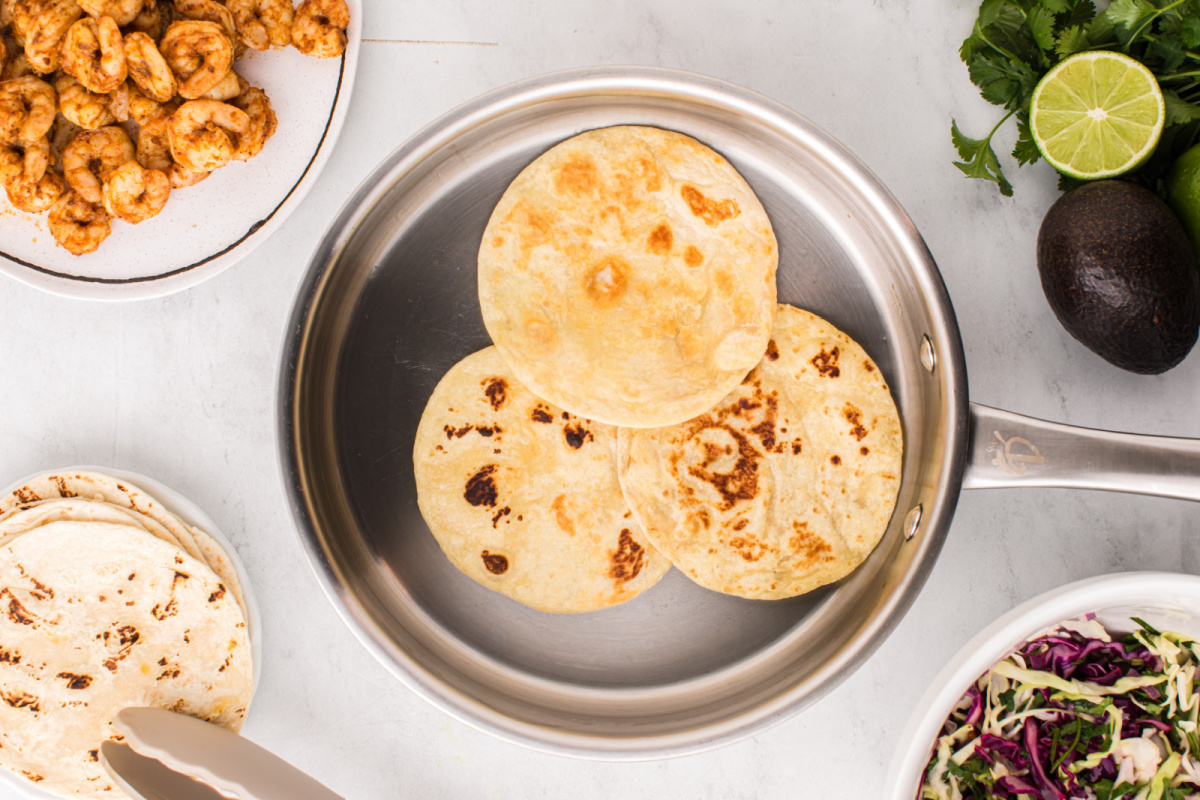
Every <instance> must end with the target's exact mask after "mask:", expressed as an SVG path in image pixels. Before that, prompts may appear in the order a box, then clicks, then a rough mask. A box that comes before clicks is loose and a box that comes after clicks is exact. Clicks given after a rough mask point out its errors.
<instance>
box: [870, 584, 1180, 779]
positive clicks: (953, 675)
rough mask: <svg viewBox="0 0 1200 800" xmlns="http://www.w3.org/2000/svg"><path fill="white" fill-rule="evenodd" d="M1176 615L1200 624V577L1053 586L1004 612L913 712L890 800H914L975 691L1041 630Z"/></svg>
mask: <svg viewBox="0 0 1200 800" xmlns="http://www.w3.org/2000/svg"><path fill="white" fill-rule="evenodd" d="M1120 608H1126V609H1128V608H1139V609H1146V610H1148V611H1151V610H1155V609H1159V610H1162V611H1164V612H1167V613H1170V612H1171V611H1175V610H1180V609H1183V608H1187V609H1188V610H1189V611H1190V614H1191V616H1193V617H1194V618H1198V619H1200V576H1197V575H1188V574H1183V573H1172V572H1120V573H1114V574H1109V575H1100V576H1097V577H1094V578H1086V579H1084V580H1081V581H1076V582H1075V583H1069V584H1066V585H1064V586H1059V587H1058V588H1056V589H1051V590H1050V591H1048V592H1045V593H1044V594H1040V595H1038V596H1037V597H1034V598H1032V599H1031V600H1028V601H1026V602H1024V603H1022V604H1021V605H1019V606H1017V607H1016V608H1014V609H1012V610H1011V611H1008V612H1007V613H1005V614H1003V615H1001V616H1000V617H999V618H997V619H996V620H995V621H994V622H992V623H991V624H990V625H988V626H987V627H985V628H984V629H983V630H981V631H980V632H979V633H978V634H976V635H975V636H974V637H972V638H971V640H970V641H968V642H967V643H966V644H964V645H963V646H962V648H961V649H960V650H959V651H958V652H957V653H955V654H954V656H953V657H951V659H950V660H949V661H948V662H947V663H946V666H945V667H943V668H942V670H941V671H940V672H939V673H938V675H937V677H935V678H934V679H933V681H932V682H931V683H930V684H929V689H927V690H926V691H925V693H924V695H923V696H922V697H921V699H920V700H919V701H918V702H917V704H916V706H915V707H914V709H913V711H912V715H911V716H910V718H909V720H908V723H907V724H906V725H905V727H904V731H903V733H902V734H901V735H900V736H899V737H898V738H897V740H896V741H897V743H898V744H897V746H896V750H895V753H894V754H893V756H892V761H891V765H890V766H889V768H888V774H887V778H886V779H885V781H884V784H883V794H882V797H883V799H884V800H914V798H916V797H917V792H918V789H919V786H918V782H919V781H920V779H921V775H922V774H923V773H924V769H925V764H926V763H927V762H928V760H929V755H930V753H931V752H932V748H933V742H934V739H935V737H936V736H937V734H938V731H939V730H941V727H942V723H943V722H945V720H946V717H947V716H948V715H949V714H950V710H951V709H952V708H953V707H954V704H955V703H957V702H958V699H959V698H960V697H962V695H963V692H965V691H966V690H967V686H968V685H969V684H970V683H972V682H973V681H974V680H975V679H976V678H978V677H979V676H980V675H982V674H983V673H984V672H986V671H987V670H989V669H991V667H992V665H994V664H995V663H996V662H997V661H999V660H1000V659H1002V658H1004V657H1005V656H1007V655H1008V654H1009V653H1010V652H1012V651H1013V649H1014V648H1016V647H1019V646H1020V645H1021V644H1023V643H1025V642H1027V641H1029V639H1031V638H1032V637H1034V636H1035V635H1037V634H1038V633H1039V632H1041V631H1043V630H1045V629H1047V628H1049V627H1052V626H1054V625H1057V624H1058V623H1060V622H1064V621H1066V620H1069V619H1073V618H1075V617H1079V616H1082V615H1083V614H1089V613H1094V612H1103V611H1105V610H1109V609H1120Z"/></svg>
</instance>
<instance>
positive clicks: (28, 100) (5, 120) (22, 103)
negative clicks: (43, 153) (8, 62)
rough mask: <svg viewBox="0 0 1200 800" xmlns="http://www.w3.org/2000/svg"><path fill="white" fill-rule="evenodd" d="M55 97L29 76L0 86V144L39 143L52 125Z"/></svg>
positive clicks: (53, 92) (41, 82)
mask: <svg viewBox="0 0 1200 800" xmlns="http://www.w3.org/2000/svg"><path fill="white" fill-rule="evenodd" d="M57 104H58V95H57V94H56V93H55V91H54V87H53V86H51V85H50V84H48V83H46V82H45V81H43V80H39V79H37V78H35V77H33V76H32V75H26V76H25V77H23V78H13V79H12V80H10V81H4V82H3V83H0V141H9V142H13V141H18V140H20V141H26V142H30V141H33V140H34V139H40V138H42V137H43V136H45V135H46V132H47V131H49V130H50V126H51V125H53V124H54V113H55V109H56V106H57Z"/></svg>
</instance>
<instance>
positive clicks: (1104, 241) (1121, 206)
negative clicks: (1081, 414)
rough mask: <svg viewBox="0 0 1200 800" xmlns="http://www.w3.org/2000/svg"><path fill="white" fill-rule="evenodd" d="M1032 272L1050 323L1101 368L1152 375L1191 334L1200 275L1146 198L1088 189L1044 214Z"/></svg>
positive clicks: (1182, 350) (1180, 235)
mask: <svg viewBox="0 0 1200 800" xmlns="http://www.w3.org/2000/svg"><path fill="white" fill-rule="evenodd" d="M1037 263H1038V272H1039V273H1041V277H1042V289H1043V291H1045V293H1046V299H1047V300H1048V301H1049V302H1050V308H1051V309H1053V310H1054V315H1055V316H1056V317H1058V321H1059V322H1061V323H1062V325H1063V327H1064V328H1066V329H1067V331H1068V332H1069V333H1070V334H1071V335H1072V336H1074V337H1075V338H1076V339H1078V340H1079V341H1080V342H1081V343H1082V344H1083V345H1084V346H1085V347H1087V348H1088V349H1090V350H1091V351H1092V352H1094V353H1096V354H1097V355H1099V356H1100V357H1101V358H1104V359H1105V360H1107V361H1109V362H1111V363H1112V364H1115V365H1116V366H1118V367H1121V368H1122V369H1127V370H1129V371H1130V372H1138V373H1142V374H1145V375H1157V374H1159V373H1161V372H1166V371H1167V370H1169V369H1171V368H1172V367H1174V366H1176V365H1177V364H1178V363H1179V362H1180V361H1182V360H1183V359H1184V357H1185V356H1186V355H1187V354H1188V352H1189V351H1190V350H1191V349H1192V345H1194V344H1195V343H1196V335H1197V332H1198V331H1200V272H1198V271H1197V269H1196V261H1195V257H1194V256H1193V254H1192V246H1191V243H1190V242H1189V240H1188V236H1187V233H1186V232H1185V231H1184V229H1183V226H1182V225H1181V224H1180V223H1179V220H1178V219H1177V218H1176V217H1175V215H1174V214H1172V213H1171V209H1170V208H1169V207H1168V206H1167V204H1166V203H1164V202H1163V201H1162V200H1160V199H1158V197H1157V196H1155V195H1154V193H1153V192H1151V191H1149V190H1148V189H1144V188H1142V187H1141V186H1138V185H1136V184H1133V183H1129V182H1127V181H1120V180H1111V181H1096V182H1094V183H1088V184H1085V185H1084V186H1081V187H1079V188H1078V189H1073V190H1072V191H1070V192H1067V193H1066V194H1064V195H1063V196H1062V197H1060V198H1059V199H1058V201H1057V202H1056V203H1055V204H1054V205H1053V206H1051V207H1050V210H1049V211H1047V212H1046V217H1045V219H1043V220H1042V227H1041V230H1039V231H1038V239H1037Z"/></svg>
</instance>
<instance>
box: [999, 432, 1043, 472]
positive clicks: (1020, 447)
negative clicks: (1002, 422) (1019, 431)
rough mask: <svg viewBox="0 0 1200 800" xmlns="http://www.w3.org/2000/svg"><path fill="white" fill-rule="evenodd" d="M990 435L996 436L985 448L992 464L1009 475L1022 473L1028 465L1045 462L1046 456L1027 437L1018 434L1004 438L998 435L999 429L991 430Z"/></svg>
mask: <svg viewBox="0 0 1200 800" xmlns="http://www.w3.org/2000/svg"><path fill="white" fill-rule="evenodd" d="M992 435H993V436H995V437H996V441H995V442H994V443H992V444H990V445H988V448H987V451H988V452H989V453H991V454H992V465H993V466H996V467H999V468H1000V469H1002V470H1004V471H1005V472H1007V473H1008V474H1009V475H1024V474H1025V471H1026V469H1028V465H1030V464H1034V465H1037V464H1045V463H1046V457H1045V456H1043V455H1042V454H1041V452H1040V451H1039V450H1038V449H1037V445H1035V444H1034V443H1033V442H1031V441H1029V440H1028V439H1025V438H1022V437H1020V436H1014V437H1012V438H1011V439H1005V438H1004V437H1003V436H1001V435H1000V431H992Z"/></svg>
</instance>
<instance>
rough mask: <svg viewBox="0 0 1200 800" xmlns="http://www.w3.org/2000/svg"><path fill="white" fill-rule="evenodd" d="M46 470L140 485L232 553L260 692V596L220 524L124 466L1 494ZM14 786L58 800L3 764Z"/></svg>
mask: <svg viewBox="0 0 1200 800" xmlns="http://www.w3.org/2000/svg"><path fill="white" fill-rule="evenodd" d="M47 472H99V473H102V474H104V475H111V476H112V477H114V478H119V479H121V480H124V481H128V482H129V483H132V484H133V485H134V486H137V487H138V488H139V489H142V490H143V491H145V492H146V493H147V494H148V495H150V496H151V497H153V498H154V499H155V500H157V501H159V502H160V503H161V504H162V505H163V506H164V507H165V508H166V509H167V510H168V511H170V512H171V513H172V514H174V515H175V516H177V517H179V518H180V519H182V520H183V521H184V522H186V523H187V524H188V525H191V526H193V527H196V528H199V529H200V530H202V531H204V532H205V533H207V534H208V535H209V536H210V537H212V539H213V540H214V541H215V542H216V543H217V544H219V545H221V548H222V549H224V551H225V553H226V554H227V555H228V556H229V560H230V561H231V562H232V563H233V568H234V570H235V571H236V572H237V578H238V583H239V584H241V586H240V587H239V588H240V589H241V590H242V602H243V604H244V605H245V611H246V632H247V636H248V637H249V639H250V656H251V658H252V659H253V661H254V694H257V693H258V682H259V678H260V676H261V674H262V633H261V632H262V620H261V617H260V616H259V611H258V600H257V599H256V598H255V596H254V588H253V587H252V586H251V585H250V580H249V578H248V576H247V574H246V567H245V565H243V564H242V560H241V559H240V558H238V554H237V551H236V550H234V549H233V545H232V544H231V543H230V541H229V539H228V538H227V537H226V536H225V534H224V533H222V532H221V531H220V529H219V528H217V525H216V523H214V522H213V521H212V520H211V519H210V518H209V516H208V515H207V514H205V513H204V512H203V511H201V510H200V508H199V507H198V506H197V505H196V504H195V503H193V502H192V501H191V500H188V499H187V498H186V497H184V496H183V495H181V494H180V493H179V492H177V491H175V490H174V489H172V488H170V487H169V486H166V485H164V484H162V483H160V482H158V481H156V480H154V479H153V478H150V477H147V476H146V475H139V474H138V473H136V472H130V471H128V470H124V469H114V468H112V467H97V466H74V467H62V468H61V469H43V470H38V471H37V472H35V473H33V474H31V475H26V476H25V477H24V478H22V479H21V480H19V481H15V482H13V483H12V484H10V485H9V486H7V487H6V488H5V489H4V490H3V491H0V497H2V496H4V495H7V494H9V493H10V492H12V491H13V490H14V489H18V488H20V487H21V486H23V485H24V484H26V483H28V482H29V481H30V480H31V479H33V478H36V477H37V476H38V475H45V474H46V473H47ZM253 704H254V697H253V695H252V696H251V698H250V703H249V704H247V706H246V715H247V716H249V714H250V706H251V705H253ZM8 789H11V790H13V791H16V792H17V794H18V796H20V797H24V798H29V800H59V798H58V795H53V794H50V793H49V792H45V791H42V790H41V789H38V788H37V787H35V786H32V785H30V784H29V783H28V782H27V781H23V780H21V779H20V778H18V777H17V776H16V775H13V774H12V773H10V772H9V771H8V770H5V769H2V768H0V797H7V796H9V795H8V794H7V793H6V790H8Z"/></svg>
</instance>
